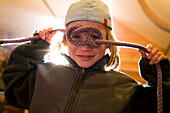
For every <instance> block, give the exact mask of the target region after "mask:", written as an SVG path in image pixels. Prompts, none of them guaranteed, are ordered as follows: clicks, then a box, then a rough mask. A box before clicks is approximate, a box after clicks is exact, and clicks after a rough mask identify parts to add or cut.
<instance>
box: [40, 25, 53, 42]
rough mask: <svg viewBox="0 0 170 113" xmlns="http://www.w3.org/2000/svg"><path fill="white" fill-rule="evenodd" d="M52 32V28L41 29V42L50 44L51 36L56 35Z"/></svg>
mask: <svg viewBox="0 0 170 113" xmlns="http://www.w3.org/2000/svg"><path fill="white" fill-rule="evenodd" d="M52 31H53V28H48V29H43V30H42V31H39V36H40V38H41V39H42V40H45V41H47V42H48V43H49V44H51V42H52V39H53V36H54V35H55V34H56V31H53V32H52Z"/></svg>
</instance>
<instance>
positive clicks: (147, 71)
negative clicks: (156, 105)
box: [139, 58, 170, 113]
mask: <svg viewBox="0 0 170 113" xmlns="http://www.w3.org/2000/svg"><path fill="white" fill-rule="evenodd" d="M139 65H140V73H141V76H142V77H143V78H144V79H145V80H146V81H147V82H148V84H149V85H150V86H151V87H152V88H154V89H156V87H157V71H156V66H155V65H149V60H148V59H146V58H143V59H141V60H140V62H139ZM159 65H160V66H161V70H162V86H163V106H164V110H165V111H169V110H170V109H169V106H170V101H169V100H170V96H169V95H170V62H169V60H168V59H166V60H162V61H161V62H160V63H159ZM150 93H152V92H150ZM165 113H166V112H165Z"/></svg>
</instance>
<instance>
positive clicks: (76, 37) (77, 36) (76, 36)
mask: <svg viewBox="0 0 170 113" xmlns="http://www.w3.org/2000/svg"><path fill="white" fill-rule="evenodd" d="M72 38H74V39H79V38H80V36H79V35H75V36H73V37H72Z"/></svg>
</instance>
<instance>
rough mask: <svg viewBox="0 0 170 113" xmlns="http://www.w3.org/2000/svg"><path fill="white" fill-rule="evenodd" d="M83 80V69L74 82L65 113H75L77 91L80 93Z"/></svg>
mask: <svg viewBox="0 0 170 113" xmlns="http://www.w3.org/2000/svg"><path fill="white" fill-rule="evenodd" d="M84 78H85V69H81V70H80V74H79V76H78V78H77V80H76V83H75V85H74V88H73V91H72V93H71V95H70V98H69V100H68V103H67V106H66V109H65V113H74V112H75V109H76V106H77V101H78V97H79V91H80V88H81V86H82V83H83V81H84Z"/></svg>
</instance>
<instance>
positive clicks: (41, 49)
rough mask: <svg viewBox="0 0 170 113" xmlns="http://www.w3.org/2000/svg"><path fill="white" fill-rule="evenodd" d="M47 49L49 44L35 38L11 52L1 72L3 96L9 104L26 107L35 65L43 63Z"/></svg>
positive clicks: (29, 99)
mask: <svg viewBox="0 0 170 113" xmlns="http://www.w3.org/2000/svg"><path fill="white" fill-rule="evenodd" d="M48 51H49V44H48V43H47V42H46V41H43V40H41V39H40V40H35V41H33V42H31V43H29V44H22V45H20V46H18V47H16V48H15V49H14V51H13V52H12V53H11V55H10V58H9V61H8V66H7V67H6V69H5V70H4V72H3V75H2V77H3V81H4V83H5V97H6V100H7V102H8V103H9V104H11V105H13V106H15V107H19V108H23V109H28V108H29V105H30V102H31V98H32V95H33V91H34V82H35V74H36V67H37V65H38V64H41V63H44V55H45V54H47V53H48Z"/></svg>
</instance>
